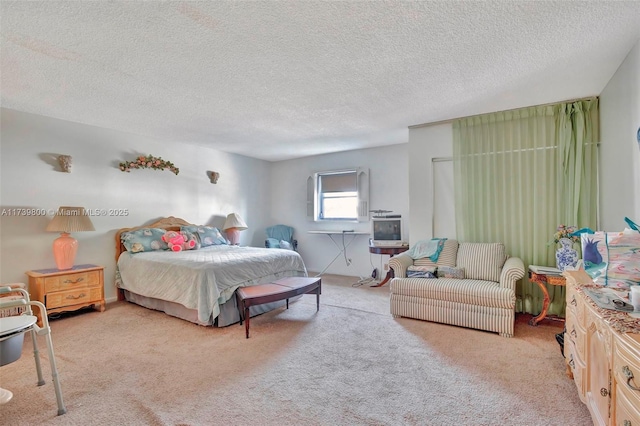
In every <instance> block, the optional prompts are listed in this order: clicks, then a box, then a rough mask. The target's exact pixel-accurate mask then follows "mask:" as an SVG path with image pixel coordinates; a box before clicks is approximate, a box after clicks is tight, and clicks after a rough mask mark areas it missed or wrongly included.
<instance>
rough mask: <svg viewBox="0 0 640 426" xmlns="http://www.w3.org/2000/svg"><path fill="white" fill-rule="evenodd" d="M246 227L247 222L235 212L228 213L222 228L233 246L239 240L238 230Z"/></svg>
mask: <svg viewBox="0 0 640 426" xmlns="http://www.w3.org/2000/svg"><path fill="white" fill-rule="evenodd" d="M247 228H248V226H247V224H246V223H244V220H242V218H241V217H240V216H238V214H237V213H229V215H228V216H227V220H226V221H225V222H224V226H223V228H222V229H223V230H224V232H226V233H227V237H228V238H229V242H230V243H231V244H233V245H234V246H235V245H238V243H239V242H240V231H244V230H245V229H247Z"/></svg>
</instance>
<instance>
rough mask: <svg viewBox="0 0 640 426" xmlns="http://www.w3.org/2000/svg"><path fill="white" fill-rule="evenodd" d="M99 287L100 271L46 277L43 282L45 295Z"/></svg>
mask: <svg viewBox="0 0 640 426" xmlns="http://www.w3.org/2000/svg"><path fill="white" fill-rule="evenodd" d="M96 285H100V271H88V272H82V273H77V272H76V273H72V274H65V275H58V276H54V277H47V278H45V281H44V291H45V293H50V292H52V291H60V290H71V289H74V288H80V287H89V286H96Z"/></svg>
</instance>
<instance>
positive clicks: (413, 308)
mask: <svg viewBox="0 0 640 426" xmlns="http://www.w3.org/2000/svg"><path fill="white" fill-rule="evenodd" d="M412 265H414V266H425V267H429V266H431V267H433V266H436V267H440V268H441V269H442V270H445V269H446V268H444V267H455V268H456V272H457V275H460V273H461V272H462V270H463V269H464V273H463V275H464V278H463V279H462V278H407V269H408V268H409V267H410V266H412ZM389 266H390V267H391V268H393V272H394V275H395V278H394V279H393V280H391V287H390V291H391V314H392V315H393V316H394V317H407V318H416V319H421V320H426V321H434V322H440V323H445V324H451V325H457V326H462V327H469V328H476V329H479V330H487V331H493V332H497V333H499V334H500V335H501V336H504V337H512V336H513V328H514V320H515V303H516V292H515V290H516V282H517V281H518V280H519V279H521V278H522V277H523V276H524V264H523V262H522V260H521V259H519V258H517V257H509V256H508V255H507V254H506V252H505V248H504V245H503V244H502V243H458V241H456V240H446V241H445V243H444V246H443V248H442V251H441V252H440V255H439V257H438V259H437V262H435V263H434V262H432V261H431V260H430V259H429V258H428V257H425V258H422V259H415V260H414V259H413V258H412V257H411V256H410V255H409V252H404V253H402V254H400V255H398V256H395V257H393V258H391V260H390V261H389ZM449 270H450V269H449Z"/></svg>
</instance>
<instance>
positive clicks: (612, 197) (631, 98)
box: [600, 41, 640, 231]
mask: <svg viewBox="0 0 640 426" xmlns="http://www.w3.org/2000/svg"><path fill="white" fill-rule="evenodd" d="M639 127H640V41H638V43H636V45H635V46H634V47H633V49H631V51H630V52H629V54H628V55H627V57H626V59H625V60H624V62H622V64H621V65H620V67H619V68H618V70H617V71H616V73H615V74H614V75H613V77H612V78H611V80H610V81H609V83H608V84H607V86H606V87H605V88H604V90H603V91H602V93H601V95H600V135H601V143H600V165H601V168H600V216H601V221H600V228H601V229H603V230H608V231H619V230H622V228H623V227H624V226H625V223H624V222H623V218H624V217H625V216H628V217H630V218H631V219H633V220H635V221H636V222H638V221H640V150H639V149H638V142H637V139H636V134H637V132H638V128H639Z"/></svg>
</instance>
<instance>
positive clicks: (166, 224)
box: [116, 216, 193, 263]
mask: <svg viewBox="0 0 640 426" xmlns="http://www.w3.org/2000/svg"><path fill="white" fill-rule="evenodd" d="M189 225H193V223H189V222H187V221H186V220H184V219H180V218H179V217H173V216H169V217H164V218H162V219H159V220H157V221H156V222H153V223H150V224H147V225H141V226H136V227H135V228H122V229H118V230H117V231H116V263H118V258H119V257H120V255H121V254H122V253H124V252H125V251H127V249H126V248H125V247H124V245H123V244H122V241H121V240H120V235H121V234H122V233H123V232H129V231H135V230H138V229H143V228H161V229H164V230H167V231H180V227H181V226H189Z"/></svg>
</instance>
